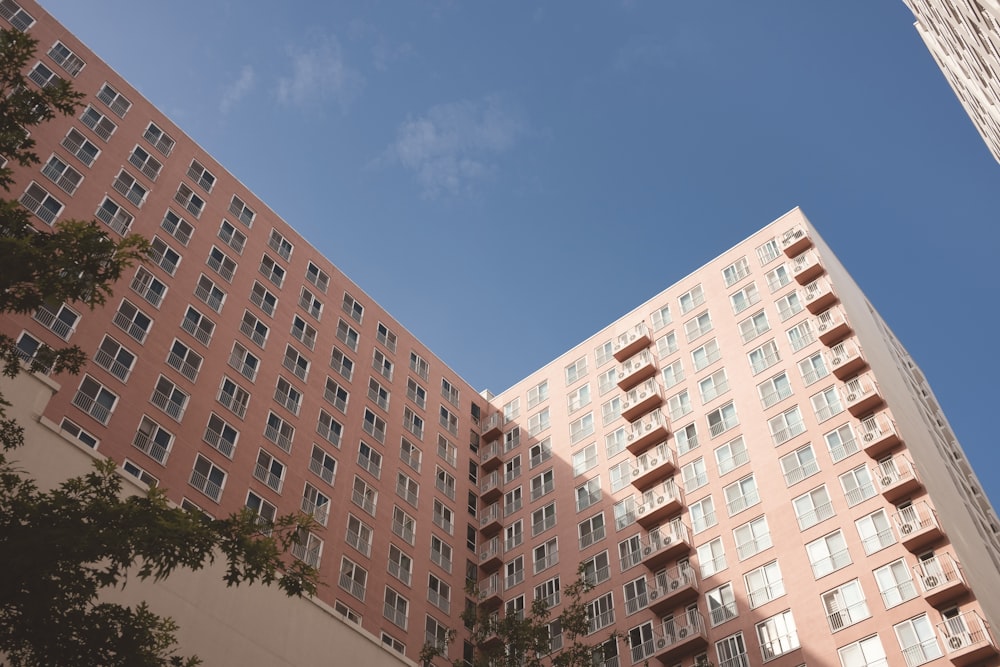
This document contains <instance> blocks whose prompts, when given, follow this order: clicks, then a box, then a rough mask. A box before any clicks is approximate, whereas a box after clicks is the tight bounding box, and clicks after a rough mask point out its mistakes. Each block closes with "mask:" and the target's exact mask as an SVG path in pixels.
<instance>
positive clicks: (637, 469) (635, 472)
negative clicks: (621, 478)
mask: <svg viewBox="0 0 1000 667" xmlns="http://www.w3.org/2000/svg"><path fill="white" fill-rule="evenodd" d="M641 474H642V468H636V469H635V470H633V471H632V476H633V477H638V476H639V475H641Z"/></svg>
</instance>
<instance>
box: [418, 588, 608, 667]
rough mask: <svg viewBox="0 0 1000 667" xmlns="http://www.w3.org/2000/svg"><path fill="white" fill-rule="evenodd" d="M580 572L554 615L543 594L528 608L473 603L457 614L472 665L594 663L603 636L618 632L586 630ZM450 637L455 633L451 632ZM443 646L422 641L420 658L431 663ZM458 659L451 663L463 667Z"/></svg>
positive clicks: (578, 666) (581, 666) (579, 666)
mask: <svg viewBox="0 0 1000 667" xmlns="http://www.w3.org/2000/svg"><path fill="white" fill-rule="evenodd" d="M591 588H592V586H590V585H589V584H588V583H587V581H586V579H585V578H584V576H583V573H582V571H581V572H580V574H579V577H578V578H577V580H576V581H574V582H573V583H572V584H569V585H568V586H565V587H563V589H562V591H561V599H562V611H561V612H560V613H559V614H558V615H555V616H554V615H553V614H552V610H551V608H550V607H549V603H548V601H547V600H545V599H544V598H539V599H537V600H535V601H534V602H533V603H532V605H531V609H530V611H529V612H528V613H525V612H523V611H517V612H512V613H506V614H504V613H503V610H502V609H499V608H498V609H496V610H493V609H490V608H488V607H486V606H484V605H483V604H478V605H472V606H470V607H468V608H467V609H466V610H465V611H464V612H463V613H462V620H463V621H464V622H465V626H466V627H467V628H468V629H469V632H470V641H471V642H472V645H473V649H474V652H473V660H472V667H542V665H552V666H553V667H593V665H594V664H598V663H599V662H602V661H603V659H601V660H599V661H597V663H595V656H598V655H600V651H601V647H602V646H603V645H604V643H605V642H607V641H609V640H610V641H618V639H619V638H620V636H619V634H618V633H617V632H614V631H612V632H609V633H608V634H606V635H598V636H591V635H590V615H589V613H588V611H587V602H586V601H585V600H584V596H585V595H586V594H587V593H588V592H589V591H590V590H591ZM468 593H469V594H470V595H471V596H472V597H473V598H474V599H477V600H480V601H481V600H482V596H481V595H480V593H479V590H478V588H477V587H476V586H475V585H473V586H470V589H469V591H468ZM451 634H452V636H453V635H454V632H452V633H451ZM443 649H444V646H442V645H440V644H434V643H427V644H425V645H424V648H423V651H422V652H421V654H420V659H421V662H422V663H423V664H424V665H430V663H431V662H432V661H433V660H434V658H436V657H438V656H440V655H441V654H442V652H443ZM466 665H467V663H466V662H465V660H464V657H463V658H459V659H456V660H455V661H454V667H466Z"/></svg>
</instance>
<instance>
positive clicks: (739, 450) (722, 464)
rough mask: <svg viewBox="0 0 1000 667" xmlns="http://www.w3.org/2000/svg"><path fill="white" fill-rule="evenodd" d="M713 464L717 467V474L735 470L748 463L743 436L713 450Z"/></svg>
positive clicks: (748, 454)
mask: <svg viewBox="0 0 1000 667" xmlns="http://www.w3.org/2000/svg"><path fill="white" fill-rule="evenodd" d="M715 462H716V464H718V466H719V474H720V475H725V474H726V473H728V472H730V471H732V470H736V469H737V468H739V467H740V466H741V465H744V464H746V463H749V462H750V453H749V452H748V451H747V445H746V442H744V440H743V436H740V437H738V438H735V439H733V440H731V441H729V442H727V443H726V444H724V445H722V446H721V447H718V448H716V450H715Z"/></svg>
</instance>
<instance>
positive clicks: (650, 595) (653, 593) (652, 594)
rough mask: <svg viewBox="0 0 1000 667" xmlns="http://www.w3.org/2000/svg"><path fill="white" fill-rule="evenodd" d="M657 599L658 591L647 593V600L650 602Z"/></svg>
mask: <svg viewBox="0 0 1000 667" xmlns="http://www.w3.org/2000/svg"><path fill="white" fill-rule="evenodd" d="M658 597H660V591H650V592H649V599H650V600H655V599H656V598H658Z"/></svg>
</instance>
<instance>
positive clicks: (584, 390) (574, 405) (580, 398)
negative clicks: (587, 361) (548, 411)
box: [567, 382, 590, 413]
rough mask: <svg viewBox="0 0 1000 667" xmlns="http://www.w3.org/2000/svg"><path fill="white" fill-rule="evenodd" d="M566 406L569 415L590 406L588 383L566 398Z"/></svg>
mask: <svg viewBox="0 0 1000 667" xmlns="http://www.w3.org/2000/svg"><path fill="white" fill-rule="evenodd" d="M567 404H568V405H567V409H568V410H569V412H570V413H573V412H576V411H577V410H579V409H580V408H583V407H585V406H587V405H590V383H589V382H588V383H587V384H585V385H581V386H580V387H579V388H577V389H576V390H575V391H573V392H572V393H571V394H570V395H569V396H568V398H567Z"/></svg>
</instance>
